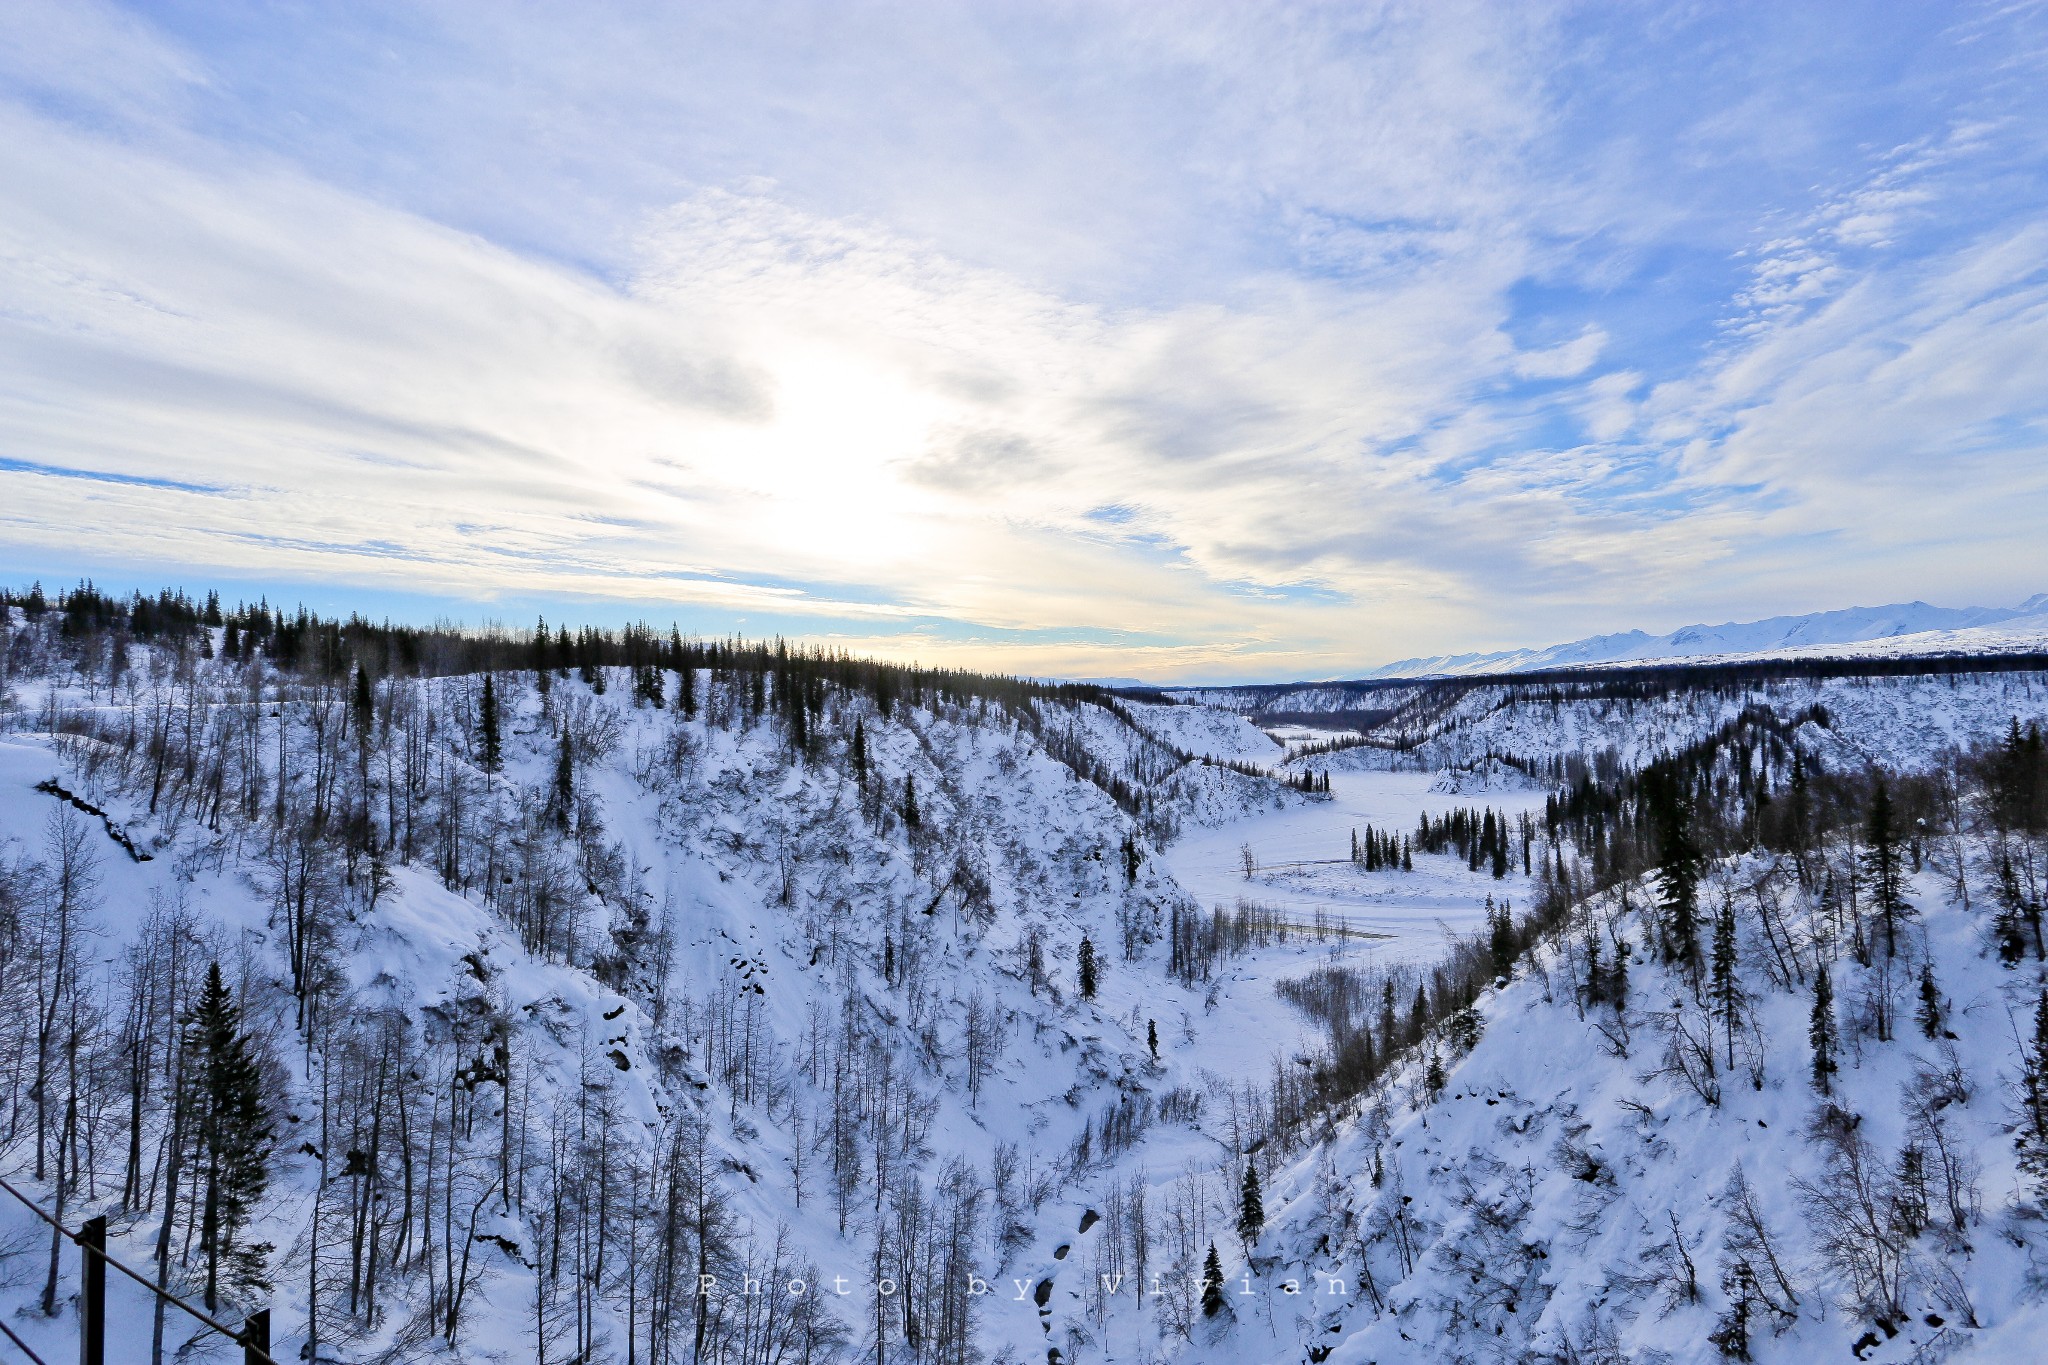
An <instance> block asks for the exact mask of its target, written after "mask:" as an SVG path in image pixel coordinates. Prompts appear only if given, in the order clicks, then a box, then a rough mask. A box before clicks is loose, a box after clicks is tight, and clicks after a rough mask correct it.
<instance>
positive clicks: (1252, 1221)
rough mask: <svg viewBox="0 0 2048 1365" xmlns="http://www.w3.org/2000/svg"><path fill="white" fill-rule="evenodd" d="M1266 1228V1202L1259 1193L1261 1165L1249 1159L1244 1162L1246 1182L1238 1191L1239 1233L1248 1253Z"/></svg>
mask: <svg viewBox="0 0 2048 1365" xmlns="http://www.w3.org/2000/svg"><path fill="white" fill-rule="evenodd" d="M1265 1229H1266V1204H1265V1200H1264V1199H1263V1198H1262V1197H1261V1196H1260V1193H1259V1166H1258V1163H1257V1162H1255V1161H1247V1162H1245V1164H1244V1184H1243V1186H1242V1187H1240V1189H1239V1191H1238V1205H1237V1235H1238V1237H1239V1238H1240V1239H1241V1240H1242V1241H1243V1242H1244V1247H1245V1251H1246V1252H1247V1253H1249V1252H1250V1251H1251V1249H1252V1244H1253V1243H1255V1242H1257V1241H1258V1240H1259V1234H1260V1233H1261V1232H1263V1231H1265Z"/></svg>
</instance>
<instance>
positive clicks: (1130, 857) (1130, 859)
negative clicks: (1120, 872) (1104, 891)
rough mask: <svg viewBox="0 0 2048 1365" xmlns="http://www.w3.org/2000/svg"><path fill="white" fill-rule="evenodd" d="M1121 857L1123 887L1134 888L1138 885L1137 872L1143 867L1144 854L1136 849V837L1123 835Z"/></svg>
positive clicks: (1129, 834) (1128, 834)
mask: <svg viewBox="0 0 2048 1365" xmlns="http://www.w3.org/2000/svg"><path fill="white" fill-rule="evenodd" d="M1123 855H1124V885H1125V886H1136V885H1137V884H1138V871H1139V869H1140V868H1142V867H1143V866H1144V865H1145V852H1144V850H1143V849H1141V848H1139V847H1138V836H1137V835H1135V834H1131V833H1126V834H1125V835H1124V847H1123Z"/></svg>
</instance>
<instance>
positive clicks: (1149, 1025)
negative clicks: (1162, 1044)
mask: <svg viewBox="0 0 2048 1365" xmlns="http://www.w3.org/2000/svg"><path fill="white" fill-rule="evenodd" d="M1145 1046H1146V1047H1149V1048H1151V1049H1152V1060H1153V1061H1155V1062H1156V1061H1158V1060H1159V1021H1158V1020H1157V1019H1147V1020H1146V1021H1145Z"/></svg>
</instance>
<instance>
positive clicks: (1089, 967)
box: [1079, 935, 1096, 1000]
mask: <svg viewBox="0 0 2048 1365" xmlns="http://www.w3.org/2000/svg"><path fill="white" fill-rule="evenodd" d="M1079 957H1080V966H1081V998H1082V999H1083V1000H1093V999H1094V998H1095V969H1096V961H1095V944H1094V942H1093V941H1092V940H1090V939H1089V938H1087V937H1086V936H1085V935H1084V936H1083V937H1082V939H1081V951H1080V953H1079Z"/></svg>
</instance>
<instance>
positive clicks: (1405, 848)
mask: <svg viewBox="0 0 2048 1365" xmlns="http://www.w3.org/2000/svg"><path fill="white" fill-rule="evenodd" d="M1401 870H1402V871H1403V872H1413V871H1414V870H1415V846H1414V845H1413V844H1412V843H1410V842H1409V840H1408V838H1407V836H1405V835H1404V836H1402V839H1401Z"/></svg>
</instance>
